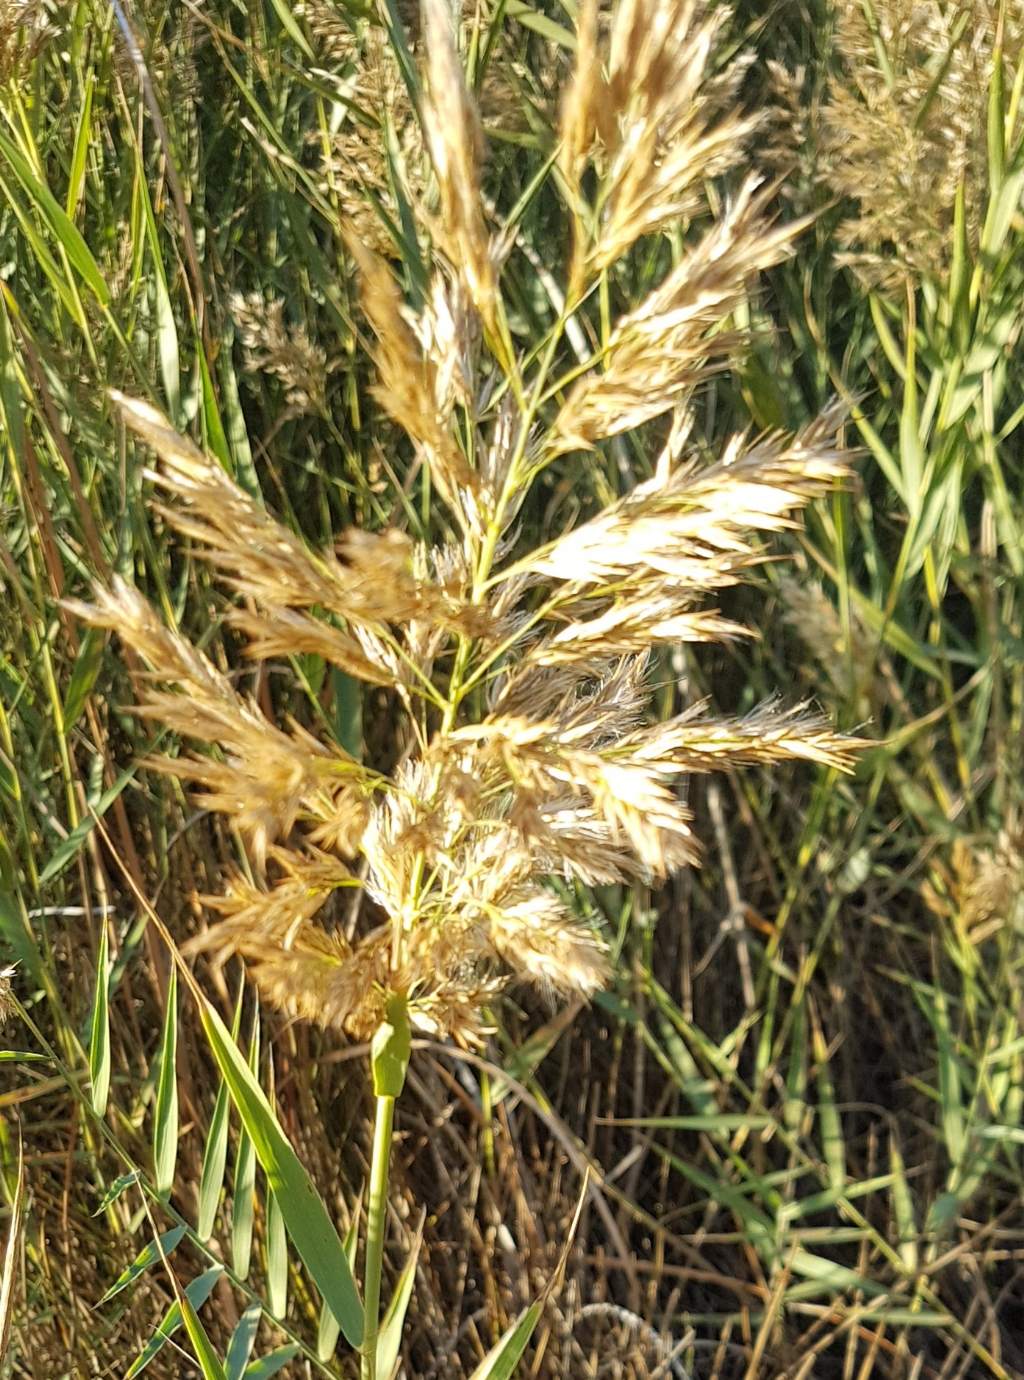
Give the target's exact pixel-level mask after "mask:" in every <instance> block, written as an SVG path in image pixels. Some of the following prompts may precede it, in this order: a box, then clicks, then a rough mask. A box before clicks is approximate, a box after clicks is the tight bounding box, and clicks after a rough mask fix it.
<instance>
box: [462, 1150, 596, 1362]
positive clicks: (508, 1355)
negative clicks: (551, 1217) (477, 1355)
mask: <svg viewBox="0 0 1024 1380" xmlns="http://www.w3.org/2000/svg"><path fill="white" fill-rule="evenodd" d="M589 1186H590V1175H589V1172H588V1174H587V1175H586V1177H585V1178H584V1181H583V1188H582V1190H581V1192H580V1197H579V1201H578V1203H577V1204H576V1211H575V1213H574V1214H573V1219H572V1222H571V1224H570V1226H569V1231H568V1234H567V1235H566V1239H565V1245H564V1246H563V1247H562V1254H561V1256H560V1257H559V1260H558V1264H557V1265H556V1266H555V1269H554V1272H553V1273H552V1275H551V1278H550V1279H549V1280H548V1282H547V1284H546V1285H545V1286H544V1290H543V1292H542V1293H541V1295H540V1297H539V1298H538V1299H536V1300H535V1301H534V1302H533V1303H531V1304H530V1306H529V1308H526V1309H524V1311H523V1312H522V1313H521V1314H520V1316H519V1317H518V1319H517V1320H516V1321H515V1322H514V1323H513V1324H512V1326H511V1327H510V1328H508V1330H507V1331H506V1332H505V1334H504V1336H503V1337H502V1338H501V1339H500V1341H498V1343H497V1344H496V1345H495V1346H493V1347H492V1348H491V1350H490V1351H489V1352H488V1353H487V1355H486V1356H485V1357H484V1359H483V1360H482V1361H481V1362H480V1364H479V1365H478V1366H477V1368H476V1370H475V1371H474V1372H473V1374H472V1376H471V1377H470V1380H509V1378H510V1376H512V1374H513V1373H514V1372H515V1368H516V1366H517V1365H518V1364H519V1361H520V1358H521V1357H522V1354H523V1352H524V1351H525V1350H526V1348H527V1346H528V1344H529V1341H530V1338H531V1337H532V1336H533V1332H534V1328H535V1327H536V1326H537V1323H538V1321H539V1320H540V1316H541V1314H542V1313H543V1312H544V1307H545V1305H546V1304H547V1301H548V1299H549V1298H550V1297H551V1295H552V1294H553V1293H554V1292H555V1290H556V1289H557V1288H559V1286H560V1285H561V1282H562V1276H563V1275H564V1274H565V1266H566V1262H567V1261H568V1259H569V1252H570V1250H571V1249H572V1243H573V1241H574V1240H575V1239H576V1228H577V1227H578V1226H579V1224H580V1216H581V1214H582V1212H583V1204H584V1203H585V1202H586V1201H587V1191H588V1189H589Z"/></svg>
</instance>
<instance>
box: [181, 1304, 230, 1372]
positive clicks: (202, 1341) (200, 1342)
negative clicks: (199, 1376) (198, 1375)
mask: <svg viewBox="0 0 1024 1380" xmlns="http://www.w3.org/2000/svg"><path fill="white" fill-rule="evenodd" d="M180 1304H181V1315H182V1318H183V1319H184V1323H185V1331H186V1332H187V1333H188V1339H189V1341H190V1342H191V1343H192V1350H193V1351H194V1352H195V1354H196V1360H197V1361H198V1362H199V1369H200V1370H201V1371H202V1372H203V1380H227V1377H226V1375H225V1373H224V1367H223V1366H222V1365H221V1362H220V1357H219V1356H218V1355H217V1353H216V1352H215V1351H214V1349H213V1343H212V1342H211V1341H210V1338H209V1337H208V1336H207V1334H206V1328H205V1327H204V1326H203V1324H202V1323H201V1322H200V1320H199V1314H198V1313H197V1312H196V1310H195V1309H194V1308H193V1306H192V1302H191V1300H190V1299H189V1297H188V1295H187V1294H183V1295H182V1297H181V1300H180Z"/></svg>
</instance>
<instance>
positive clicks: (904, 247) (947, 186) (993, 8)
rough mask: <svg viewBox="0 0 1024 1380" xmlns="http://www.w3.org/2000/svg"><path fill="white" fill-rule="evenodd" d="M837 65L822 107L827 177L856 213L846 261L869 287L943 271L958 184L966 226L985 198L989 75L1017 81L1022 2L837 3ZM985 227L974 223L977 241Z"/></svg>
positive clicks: (970, 229) (1023, 32) (847, 232)
mask: <svg viewBox="0 0 1024 1380" xmlns="http://www.w3.org/2000/svg"><path fill="white" fill-rule="evenodd" d="M835 46H836V52H837V56H838V58H839V62H838V64H837V73H836V76H835V77H834V79H833V81H832V83H831V86H830V90H829V95H828V100H827V103H826V105H825V107H824V110H823V111H822V125H823V136H824V137H823V141H822V142H823V148H822V153H823V174H824V177H825V179H826V181H827V182H829V183H830V184H831V186H832V187H833V188H834V189H835V191H837V192H838V193H839V194H840V195H841V196H843V197H845V198H849V199H850V200H851V201H853V202H854V203H855V205H856V211H855V213H854V214H853V215H851V216H850V217H849V218H848V219H847V220H846V222H845V223H844V225H843V226H842V228H841V232H840V233H841V238H842V241H843V242H844V244H845V246H846V258H847V259H848V261H849V262H851V263H852V264H853V265H854V266H855V267H856V268H857V269H858V270H859V271H860V272H861V273H862V274H863V275H865V276H866V277H867V278H868V279H869V280H871V281H877V282H881V283H894V282H897V281H901V280H905V279H906V277H907V276H908V275H909V274H915V275H920V274H922V273H924V274H926V275H928V274H936V273H941V272H943V271H944V270H945V269H947V268H948V266H949V262H950V259H951V257H952V255H953V252H954V243H955V237H954V235H953V233H952V229H953V215H954V210H953V208H954V205H955V204H956V200H957V194H958V189H959V190H961V191H962V192H963V201H964V206H965V208H967V211H966V215H967V219H968V221H970V217H971V215H972V214H976V211H977V208H978V207H982V206H984V205H985V203H986V199H987V184H988V180H989V172H990V169H989V158H988V152H989V151H988V143H987V135H986V124H987V120H986V106H987V103H988V99H989V95H988V93H989V88H990V84H991V81H992V77H993V72H994V70H995V68H996V66H997V65H1002V67H1003V69H1004V79H1005V80H1006V81H1007V82H1008V83H1010V84H1012V81H1013V77H1014V73H1015V71H1016V69H1017V66H1018V64H1019V61H1020V58H1021V54H1022V51H1024V12H1022V10H1021V7H1020V5H1019V4H1010V5H999V4H998V3H992V0H954V3H950V4H947V3H943V0H877V3H875V4H873V5H871V6H867V5H864V4H862V3H860V0H841V3H840V4H839V5H838V6H837V9H836V35H835ZM978 228H979V227H978V225H977V224H976V223H974V224H970V223H969V224H967V226H966V230H967V233H968V234H969V235H970V236H971V237H972V238H974V237H975V236H976V234H977V231H978Z"/></svg>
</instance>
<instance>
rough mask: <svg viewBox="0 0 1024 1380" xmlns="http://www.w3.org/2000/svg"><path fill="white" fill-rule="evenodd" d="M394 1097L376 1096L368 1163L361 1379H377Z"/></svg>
mask: <svg viewBox="0 0 1024 1380" xmlns="http://www.w3.org/2000/svg"><path fill="white" fill-rule="evenodd" d="M394 1123H395V1099H394V1098H393V1097H378V1098H377V1120H376V1123H375V1125H374V1128H373V1161H372V1163H371V1165H370V1202H369V1207H368V1208H367V1213H366V1278H365V1282H364V1285H363V1317H364V1322H363V1354H362V1360H361V1363H360V1367H359V1376H360V1380H377V1338H378V1336H379V1334H380V1277H381V1267H382V1265H383V1263H384V1231H385V1227H386V1224H387V1211H388V1167H389V1165H390V1162H391V1133H392V1130H393V1127H394Z"/></svg>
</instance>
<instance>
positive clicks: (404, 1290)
mask: <svg viewBox="0 0 1024 1380" xmlns="http://www.w3.org/2000/svg"><path fill="white" fill-rule="evenodd" d="M422 1241H423V1229H422V1225H421V1227H420V1230H419V1231H418V1232H417V1234H416V1240H415V1241H414V1242H413V1245H412V1250H411V1251H410V1252H409V1259H408V1260H407V1261H406V1262H405V1268H404V1269H403V1270H402V1273H401V1275H400V1276H399V1278H398V1283H397V1284H396V1285H395V1292H394V1294H392V1296H391V1302H390V1303H389V1304H388V1307H387V1311H386V1312H385V1314H384V1318H383V1320H382V1322H381V1326H380V1334H379V1336H378V1338H377V1375H378V1378H379V1380H392V1377H393V1376H394V1374H395V1373H396V1371H397V1369H398V1353H399V1352H400V1351H401V1349H402V1329H403V1327H404V1326H405V1315H406V1312H407V1310H408V1308H409V1300H410V1299H411V1298H412V1287H413V1284H414V1283H415V1282H416V1262H417V1261H418V1260H419V1256H420V1246H421V1244H422Z"/></svg>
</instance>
